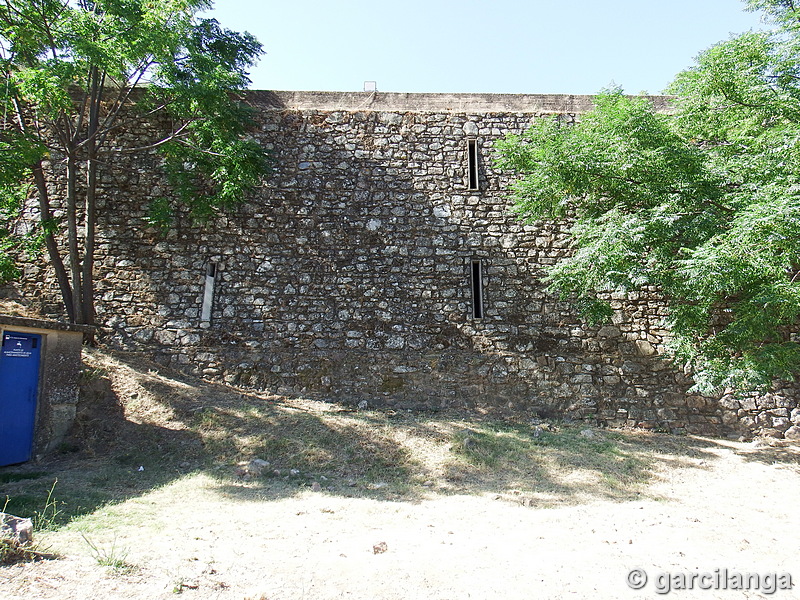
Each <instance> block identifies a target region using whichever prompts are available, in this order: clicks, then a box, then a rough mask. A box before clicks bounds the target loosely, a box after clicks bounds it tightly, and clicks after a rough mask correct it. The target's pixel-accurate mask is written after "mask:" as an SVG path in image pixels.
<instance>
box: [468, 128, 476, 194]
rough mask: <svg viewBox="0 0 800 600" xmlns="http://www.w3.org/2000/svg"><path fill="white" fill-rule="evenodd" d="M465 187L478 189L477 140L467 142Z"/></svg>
mask: <svg viewBox="0 0 800 600" xmlns="http://www.w3.org/2000/svg"><path fill="white" fill-rule="evenodd" d="M467 187H468V188H469V189H470V190H477V189H478V140H474V139H471V140H467Z"/></svg>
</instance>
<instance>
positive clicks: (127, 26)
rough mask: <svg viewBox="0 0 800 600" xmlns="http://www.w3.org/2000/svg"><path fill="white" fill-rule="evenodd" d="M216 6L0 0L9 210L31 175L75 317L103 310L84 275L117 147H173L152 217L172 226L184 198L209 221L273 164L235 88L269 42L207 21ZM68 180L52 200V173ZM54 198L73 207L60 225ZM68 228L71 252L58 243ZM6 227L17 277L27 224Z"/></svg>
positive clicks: (3, 181) (0, 180) (4, 194)
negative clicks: (133, 134) (250, 135)
mask: <svg viewBox="0 0 800 600" xmlns="http://www.w3.org/2000/svg"><path fill="white" fill-rule="evenodd" d="M210 5H211V3H210V2H209V1H207V0H159V1H158V2H154V1H153V0H76V1H74V2H63V1H61V0H0V115H2V123H1V124H0V203H2V205H0V213H2V214H0V218H5V219H6V221H9V222H11V221H14V220H15V218H17V217H19V216H20V215H19V211H17V212H16V213H13V210H11V209H12V208H14V207H17V208H18V207H19V204H18V203H17V204H14V202H16V200H13V201H12V196H13V194H9V192H8V190H9V189H12V188H14V187H15V186H18V185H19V184H20V183H23V182H28V183H30V181H31V178H32V177H33V180H34V181H35V183H36V185H35V187H33V188H32V190H33V191H32V192H31V191H30V190H28V191H26V194H27V195H29V196H30V197H31V199H32V200H33V199H36V200H38V203H37V206H38V210H39V214H38V220H39V228H38V232H36V233H34V236H33V237H36V236H38V239H39V242H40V245H41V242H45V243H44V245H45V246H46V247H47V251H48V256H49V258H50V261H51V264H52V265H53V267H54V269H55V270H56V277H57V279H58V281H59V285H60V286H61V291H62V296H63V298H64V302H65V307H66V310H67V312H68V313H69V316H70V318H71V319H72V320H74V321H80V322H91V319H92V318H93V309H92V307H91V294H92V286H91V281H87V280H89V279H91V277H92V273H93V269H92V261H93V256H94V229H95V226H96V225H95V220H94V219H95V217H94V212H95V207H96V206H99V205H98V203H97V197H98V195H99V194H101V193H102V191H103V190H102V189H100V188H99V187H98V186H97V185H96V184H95V183H93V182H96V181H97V179H98V174H99V173H100V171H101V170H102V169H105V168H111V169H113V168H114V166H115V161H116V160H117V158H118V157H119V156H120V154H122V153H136V152H140V153H145V152H148V151H150V150H153V149H159V150H160V151H161V152H162V153H163V155H164V164H165V167H166V171H167V173H168V175H169V181H170V182H171V184H172V188H173V189H172V190H171V193H169V194H168V196H165V197H163V198H160V199H158V200H156V201H155V202H154V203H153V205H152V207H151V219H150V222H151V224H153V225H155V226H157V227H158V228H160V229H162V230H166V229H168V228H169V227H170V223H171V220H172V218H173V215H174V214H176V209H177V207H176V205H177V204H178V203H181V202H183V203H184V204H186V205H188V207H189V210H190V212H191V214H192V216H193V217H194V218H196V219H197V220H200V221H207V220H209V219H211V218H212V217H214V216H215V215H217V214H218V213H219V212H220V211H223V210H226V209H229V208H231V207H232V206H234V205H235V204H236V203H238V202H240V201H241V200H242V199H243V197H244V195H245V194H246V193H247V191H248V190H249V189H250V188H252V187H253V186H255V185H257V184H258V183H259V182H260V181H261V178H262V176H263V175H264V174H265V173H266V171H267V161H266V155H265V153H264V151H263V150H262V149H261V148H260V147H259V146H258V145H257V144H256V143H255V142H254V141H252V140H249V139H247V137H246V128H247V126H248V123H249V121H248V118H247V117H248V113H247V110H246V108H245V107H243V106H242V105H241V103H240V100H239V98H238V97H237V92H238V91H239V90H242V89H244V88H246V87H247V85H249V83H250V82H249V79H248V77H247V69H248V68H250V66H251V65H252V64H254V62H255V61H256V59H257V58H258V56H259V55H260V53H261V45H260V44H259V42H258V41H257V40H256V39H255V38H254V37H253V36H251V35H250V34H248V33H237V32H233V31H230V30H227V29H224V28H223V27H221V26H220V24H219V23H217V22H216V21H215V20H213V19H202V18H198V17H197V13H198V12H199V11H201V10H204V9H206V8H209V7H210ZM159 126H163V127H164V129H163V130H162V131H160V132H159V130H158V127H159ZM130 131H138V132H140V134H141V135H140V139H139V140H137V141H136V142H126V141H125V140H130V139H131V138H130V136H128V137H125V136H123V135H122V134H124V133H126V132H130ZM147 136H149V138H148V137H147ZM126 143H127V144H128V146H126V145H125V144H126ZM132 146H133V147H132ZM59 177H60V178H64V179H66V180H67V182H68V185H66V186H61V187H58V188H57V189H59V190H65V191H63V192H60V193H62V194H63V197H60V198H57V199H51V198H50V194H52V193H53V192H52V191H51V189H50V188H48V187H47V186H46V185H44V183H43V182H44V181H45V180H46V179H48V178H49V179H50V180H54V179H56V178H59ZM77 181H87V182H88V183H87V185H86V186H85V187H81V186H78V185H76V184H75V182H77ZM70 182H71V183H70ZM33 196H36V197H37V198H33ZM79 196H80V197H79ZM14 198H16V197H15V196H14ZM106 200H107V201H106V203H105V205H106V206H107V207H109V208H110V209H111V210H113V202H112V201H111V200H110V199H106ZM55 205H58V206H59V207H60V211H61V212H63V214H64V217H63V219H61V220H58V221H56V220H55V219H53V218H52V212H55V211H51V208H50V207H51V206H55ZM84 207H85V210H84ZM26 217H28V220H30V217H31V215H26ZM62 227H63V228H64V230H65V232H66V238H67V243H66V248H64V247H61V246H59V244H58V243H57V241H56V240H57V239H58V237H59V236H57V235H56V234H59V233H61V228H62ZM0 228H2V231H0V277H11V276H13V275H14V272H15V268H16V267H14V266H13V265H12V262H10V261H11V257H12V256H14V255H16V256H19V252H18V250H19V249H20V247H21V245H24V244H23V243H22V242H21V241H20V240H19V236H18V234H19V231H18V230H17V229H15V228H14V227H11V226H7V225H6V224H4V223H0ZM81 231H82V232H85V233H84V235H79V232H81ZM24 233H25V234H30V233H31V232H30V231H25V232H24ZM62 254H63V255H64V257H65V258H66V260H62V256H61V255H62ZM65 263H66V264H65ZM87 303H88V304H89V305H88V306H87Z"/></svg>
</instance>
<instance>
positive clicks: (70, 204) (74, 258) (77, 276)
mask: <svg viewBox="0 0 800 600" xmlns="http://www.w3.org/2000/svg"><path fill="white" fill-rule="evenodd" d="M70 146H71V147H70V148H68V152H69V154H68V156H67V248H68V250H69V273H70V277H71V280H72V305H73V307H74V312H75V322H76V323H83V322H84V313H83V298H82V295H83V291H82V288H83V286H82V285H81V258H80V251H79V249H78V214H77V205H78V202H77V194H78V189H77V187H78V186H77V179H78V164H77V161H76V160H75V147H74V145H72V144H70Z"/></svg>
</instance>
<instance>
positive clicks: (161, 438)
mask: <svg viewBox="0 0 800 600" xmlns="http://www.w3.org/2000/svg"><path fill="white" fill-rule="evenodd" d="M88 363H89V367H88V369H87V372H86V388H87V389H88V390H89V391H90V396H91V398H92V401H91V403H90V404H89V405H87V406H86V407H85V408H86V410H85V411H84V412H83V413H82V415H81V419H80V421H79V427H78V429H77V431H76V439H75V440H73V442H72V443H70V444H67V445H65V447H64V449H63V450H64V451H63V453H62V454H61V455H59V456H58V457H56V458H54V459H52V460H49V461H47V462H43V463H39V464H31V465H25V466H24V467H15V468H5V469H0V501H2V500H3V499H4V498H5V497H8V498H9V500H8V506H7V510H8V512H12V513H15V514H25V515H30V516H33V517H34V519H35V520H36V522H37V524H38V526H39V528H40V529H41V531H40V532H39V533H38V539H39V540H40V543H41V544H42V547H43V548H44V547H48V548H49V551H50V552H51V553H54V554H57V555H58V558H54V559H51V560H42V561H38V562H35V563H18V564H12V565H6V566H2V567H0V598H3V599H8V600H12V599H26V600H28V599H31V598H36V599H59V600H79V599H80V600H91V599H95V598H96V599H98V600H99V599H104V600H105V599H108V598H126V599H128V598H130V599H141V600H145V599H147V600H151V599H159V598H174V597H177V596H180V597H184V598H197V599H204V600H205V599H216V598H219V599H237V600H244V599H245V598H251V599H253V600H259V599H269V600H284V599H285V600H290V599H303V598H309V599H328V598H349V599H364V600H366V599H370V600H371V599H378V598H384V599H401V598H402V599H405V598H420V599H453V598H480V599H486V598H498V599H500V598H502V599H509V600H513V599H523V598H524V599H529V598H653V597H661V596H662V595H663V594H659V593H658V592H659V591H662V592H663V591H665V590H664V586H663V585H662V586H661V588H660V590H659V588H658V584H659V583H661V584H663V583H665V582H664V580H663V578H659V577H658V576H659V574H661V573H673V574H679V575H680V574H683V573H711V574H712V575H714V576H715V577H714V578H712V579H706V580H700V579H696V580H695V587H697V585H698V584H699V583H703V581H705V582H706V583H708V582H710V583H711V584H712V585H717V583H718V582H719V580H720V579H721V578H722V579H724V574H723V572H722V571H721V570H722V569H728V574H729V576H731V577H734V579H731V580H730V581H729V584H728V587H729V588H730V587H735V586H736V585H737V582H736V580H735V573H758V574H767V573H777V574H782V573H789V574H791V575H792V578H793V582H794V584H795V586H796V587H795V589H793V590H780V589H779V590H777V591H775V592H774V594H769V593H765V592H769V591H770V589H769V587H768V586H769V585H770V582H771V580H769V579H762V580H761V582H760V583H761V589H760V590H757V589H750V590H733V589H727V590H699V589H694V590H680V589H678V590H673V591H672V593H671V594H670V595H669V597H678V598H759V597H774V598H798V597H800V559H799V558H798V557H799V556H800V552H798V550H800V548H798V546H800V510H799V509H798V498H800V467H799V466H798V465H800V462H799V461H800V454H799V453H798V448H797V447H795V446H781V447H771V446H766V445H762V444H759V443H743V442H734V441H726V440H713V439H705V438H697V437H676V436H669V435H664V434H655V433H644V432H625V431H604V430H594V429H586V428H585V427H582V426H578V425H571V424H563V423H558V424H553V423H542V422H526V421H520V420H513V419H509V418H502V417H501V416H500V415H478V416H476V415H468V414H464V413H437V414H408V413H401V414H395V413H385V412H378V411H371V410H366V411H354V410H351V409H348V408H346V407H342V406H338V405H332V404H324V403H317V402H311V401H308V400H300V399H287V398H274V397H266V396H261V395H258V394H252V393H248V392H243V391H240V390H234V389H230V388H226V387H224V386H217V385H212V384H208V383H204V382H202V381H198V380H193V379H191V378H187V377H182V376H179V375H176V374H174V373H169V372H167V371H165V370H164V369H161V368H159V367H157V366H156V365H151V364H147V363H146V362H144V361H141V360H139V359H134V358H131V357H125V356H115V357H112V356H109V355H108V354H103V353H92V354H91V355H90V356H89V358H88ZM79 442H80V443H79ZM255 459H258V460H255ZM261 461H263V462H261ZM265 462H267V463H269V464H265ZM56 480H57V483H56V484H55V488H53V484H54V482H55V481H56ZM51 489H52V490H53V491H52V496H51V501H50V502H49V503H48V501H47V497H48V493H49V491H50V490H51ZM633 568H641V569H644V570H645V571H646V573H647V574H648V576H649V580H648V582H647V584H646V585H645V586H644V588H643V589H642V590H640V591H635V590H632V589H631V588H630V587H629V586H628V584H627V583H626V581H627V579H626V578H627V576H628V573H629V571H631V569H633ZM716 570H720V571H719V573H718V574H716V575H715V571H716ZM783 582H784V583H785V582H786V580H785V579H784V580H783ZM675 583H677V585H681V583H689V582H685V581H682V580H681V579H680V578H678V579H676V580H673V584H675ZM754 583H755V580H752V581H751V582H750V586H751V588H754ZM773 583H774V582H773ZM765 588H766V589H765Z"/></svg>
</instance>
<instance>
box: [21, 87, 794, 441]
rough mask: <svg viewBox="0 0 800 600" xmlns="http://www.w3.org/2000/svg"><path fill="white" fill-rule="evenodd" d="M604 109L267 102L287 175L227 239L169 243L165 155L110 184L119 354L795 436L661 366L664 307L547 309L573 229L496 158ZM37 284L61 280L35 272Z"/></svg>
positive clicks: (770, 413) (354, 98) (484, 402)
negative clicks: (608, 320)
mask: <svg viewBox="0 0 800 600" xmlns="http://www.w3.org/2000/svg"><path fill="white" fill-rule="evenodd" d="M590 100H591V99H590V98H587V97H578V96H472V95H413V94H381V93H377V94H367V93H364V94H333V93H268V92H253V93H252V94H250V96H249V101H250V102H251V103H252V104H253V106H254V107H255V108H256V109H257V112H256V119H257V125H256V128H255V131H254V133H253V135H254V136H255V137H256V138H257V139H258V140H259V141H260V142H261V143H262V144H263V145H264V146H265V147H266V148H268V149H269V150H270V151H271V152H272V156H273V158H274V169H275V170H274V173H273V174H272V175H271V176H270V177H269V178H268V179H267V181H266V182H265V184H264V185H263V186H262V187H261V188H260V189H258V190H257V191H256V192H255V193H253V194H252V196H251V197H249V198H246V199H245V202H244V203H243V204H242V205H241V206H240V207H239V208H238V209H236V210H235V212H233V213H231V214H229V215H227V216H226V217H225V218H222V219H220V220H219V221H217V222H216V223H214V224H213V225H211V226H209V227H206V228H200V227H196V226H193V225H192V224H191V223H189V222H188V221H187V220H186V219H185V217H180V218H179V224H178V226H177V227H176V228H175V229H173V230H172V231H170V232H169V234H168V235H167V236H166V237H163V238H160V237H159V236H158V233H157V232H156V231H154V230H152V229H150V228H148V227H147V225H146V222H145V216H146V207H147V205H148V203H149V201H151V200H152V199H154V198H156V197H158V196H161V195H163V194H164V193H166V192H167V187H166V184H165V183H164V181H163V179H162V178H161V176H160V174H159V168H158V161H157V160H156V159H155V157H153V156H151V157H148V158H146V159H144V160H143V159H141V158H140V159H138V160H137V162H134V163H130V164H119V165H115V167H114V169H113V170H112V171H110V172H109V173H106V174H105V175H104V179H103V182H104V185H105V186H106V190H107V191H106V194H105V196H104V200H103V202H104V203H105V204H104V207H103V210H101V213H102V219H101V224H100V237H101V245H100V252H99V256H98V265H97V270H98V285H97V290H98V298H99V301H98V311H99V318H100V320H101V322H103V324H104V325H105V326H106V328H107V334H106V337H105V339H106V341H107V342H108V343H112V344H116V345H118V346H121V347H125V348H145V349H148V350H149V351H152V352H154V353H155V354H156V355H157V357H158V358H159V360H161V361H163V362H167V363H170V364H172V365H177V366H180V367H181V368H183V369H186V370H189V371H193V372H196V373H199V374H202V375H205V376H208V377H212V378H217V379H222V380H225V381H227V382H230V383H233V384H237V385H243V386H255V387H259V388H267V389H271V390H274V391H275V392H278V393H282V394H303V395H309V396H314V397H321V398H332V399H337V400H343V401H350V402H360V401H364V400H366V401H367V402H368V403H370V404H372V405H376V406H390V407H396V408H431V409H435V408H441V407H449V406H458V407H471V408H475V409H480V410H492V409H504V410H515V411H524V412H526V413H529V414H531V415H550V414H554V415H564V416H570V417H573V418H579V419H585V420H588V421H596V422H600V423H608V424H612V425H636V426H643V427H649V428H659V429H663V430H671V431H688V432H697V433H714V434H726V433H731V434H732V433H735V432H736V431H738V430H739V429H741V427H742V426H746V427H747V428H749V429H750V430H763V431H764V432H767V433H771V434H772V435H776V436H778V437H780V436H782V435H783V432H785V431H786V430H788V429H789V428H790V427H791V426H792V425H793V424H794V423H800V411H797V410H795V411H794V412H792V411H793V409H796V406H797V404H796V400H794V397H795V396H794V395H792V393H791V392H790V391H789V390H776V391H775V394H773V395H772V399H771V400H770V401H769V402H766V404H763V405H761V406H759V405H756V404H755V400H752V401H751V400H747V401H742V402H740V401H738V400H735V399H734V398H733V397H732V396H730V395H728V396H726V397H725V398H723V400H722V402H720V401H718V400H715V399H711V398H704V397H702V396H699V395H695V394H688V393H687V392H686V390H687V389H688V388H689V386H690V385H691V381H690V379H689V378H688V377H687V376H685V375H684V374H683V373H682V372H680V371H677V370H675V369H673V368H672V367H671V366H670V365H669V364H668V363H667V362H666V361H665V360H664V359H663V358H662V356H661V351H662V350H663V345H662V344H663V341H664V336H665V335H667V332H666V331H664V330H663V329H662V326H661V318H662V316H663V307H661V306H660V304H659V303H658V300H657V297H656V296H655V294H654V293H653V292H652V290H651V291H649V292H645V293H641V294H631V295H629V296H628V297H625V298H622V297H619V298H616V297H615V298H614V299H613V305H614V307H615V309H616V314H615V317H614V322H613V324H611V325H608V326H605V327H602V328H594V329H591V328H586V327H584V326H583V325H581V323H580V322H579V320H578V319H577V317H576V315H575V314H574V312H573V311H572V310H571V309H570V307H569V306H568V305H567V304H564V303H562V302H559V301H558V299H557V298H555V297H553V296H552V295H550V294H548V293H547V292H546V291H545V288H544V285H543V283H542V267H544V266H546V265H549V264H553V263H554V262H555V261H557V260H558V259H559V258H560V257H562V256H564V255H565V254H566V253H567V252H568V251H569V249H568V244H567V236H566V227H567V226H566V225H565V224H549V223H532V224H524V223H522V222H520V221H518V220H517V219H515V217H514V216H513V215H511V214H510V212H509V203H508V200H507V198H506V192H505V191H504V190H507V189H508V185H509V183H510V179H509V177H508V175H507V174H504V173H500V172H497V171H496V170H495V169H494V168H493V150H492V144H493V142H494V141H495V140H497V139H498V138H500V137H502V136H503V135H505V134H506V133H508V132H521V131H523V130H524V129H525V128H526V127H527V126H528V125H529V124H530V123H531V122H532V120H533V119H536V118H539V117H541V116H543V115H546V114H558V115H560V118H562V119H564V120H565V121H571V120H574V119H576V118H577V117H578V116H579V114H580V113H581V112H583V111H585V110H587V109H588V108H589V107H590ZM666 101H667V100H666V99H664V98H654V102H656V103H657V104H658V105H659V106H660V107H662V108H664V107H666ZM468 140H474V141H475V142H476V145H477V149H478V153H477V156H478V162H477V165H476V168H477V174H478V184H479V185H478V186H477V187H478V189H469V188H470V186H469V168H470V166H469V163H468V156H467V154H468V153H467V143H468ZM476 264H479V265H480V266H479V267H475V265H476ZM478 268H479V269H480V276H479V279H480V282H479V283H480V284H481V287H482V300H483V302H482V306H481V307H480V308H481V309H482V313H483V314H482V318H475V314H474V312H475V306H474V305H475V297H474V294H475V292H474V289H473V288H474V283H475V278H476V276H477V275H476V271H475V270H476V269H478ZM212 275H213V277H212ZM27 279H28V282H29V283H30V284H31V285H33V284H34V282H39V283H38V284H37V285H39V287H41V286H42V285H43V284H41V282H43V281H45V278H44V276H43V274H42V273H41V271H39V270H38V269H37V268H31V269H29V271H28V273H27ZM212 282H213V294H212V293H211V289H210V288H208V289H207V286H208V285H209V284H210V283H212ZM29 289H30V288H29ZM40 291H41V293H42V295H43V297H47V295H48V293H50V294H52V288H50V292H46V291H45V290H44V289H42V290H40ZM204 298H206V300H205V308H206V314H204ZM209 298H213V303H211V304H209V302H208V299H209ZM204 317H210V319H206V318H204ZM795 413H797V414H795ZM793 419H794V421H793ZM798 431H800V430H798Z"/></svg>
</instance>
